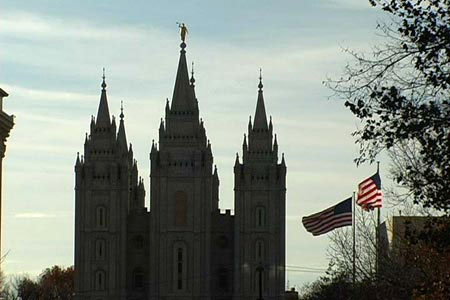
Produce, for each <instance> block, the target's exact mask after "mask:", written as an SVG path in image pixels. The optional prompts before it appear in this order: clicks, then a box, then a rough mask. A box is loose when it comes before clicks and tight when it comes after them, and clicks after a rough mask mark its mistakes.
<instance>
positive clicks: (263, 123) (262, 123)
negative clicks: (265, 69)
mask: <svg viewBox="0 0 450 300" xmlns="http://www.w3.org/2000/svg"><path fill="white" fill-rule="evenodd" d="M258 89H259V90H258V100H257V103H256V111H255V120H254V122H253V129H256V130H257V129H263V130H268V127H267V116H266V108H265V106H264V95H263V84H262V69H259V84H258Z"/></svg>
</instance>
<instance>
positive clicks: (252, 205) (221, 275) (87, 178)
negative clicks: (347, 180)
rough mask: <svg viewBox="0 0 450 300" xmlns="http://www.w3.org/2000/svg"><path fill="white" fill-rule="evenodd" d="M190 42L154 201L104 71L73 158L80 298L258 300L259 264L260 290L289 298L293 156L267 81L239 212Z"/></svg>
mask: <svg viewBox="0 0 450 300" xmlns="http://www.w3.org/2000/svg"><path fill="white" fill-rule="evenodd" d="M185 48H186V44H185V43H184V42H183V43H182V44H181V51H180V58H179V64H178V70H177V75H176V80H175V87H174V91H173V97H172V101H171V103H169V101H167V103H166V108H165V117H164V119H161V123H160V127H159V143H153V145H152V147H151V151H150V166H151V173H150V179H151V180H150V185H151V186H150V210H148V209H147V208H146V207H145V203H144V202H145V200H144V198H145V189H144V183H143V180H142V179H141V178H140V177H139V176H138V167H137V162H136V160H135V159H134V157H133V150H132V146H131V144H129V145H128V142H127V138H126V133H125V120H124V113H123V111H122V112H121V114H120V119H119V121H118V122H119V124H117V123H116V119H114V117H113V118H111V116H110V113H109V107H108V101H107V96H106V82H105V79H103V83H102V91H101V97H100V104H99V108H98V113H97V117H96V118H94V117H92V120H91V126H90V134H89V135H88V134H86V139H85V143H84V155H81V156H78V157H77V159H76V164H75V271H76V275H75V276H76V277H75V292H76V294H75V299H78V300H81V299H91V300H106V299H108V300H114V299H152V300H157V299H158V300H159V299H164V300H172V299H180V300H181V299H183V300H188V299H189V300H194V299H195V300H209V299H217V300H219V299H220V300H222V299H236V300H250V299H251V300H254V299H256V298H257V296H258V284H259V280H258V278H259V276H258V275H259V273H258V271H257V270H258V269H259V268H258V267H262V268H263V276H262V277H263V280H262V288H263V298H264V299H265V300H275V299H284V296H285V292H284V284H285V243H286V238H285V222H286V219H285V216H286V164H285V161H284V157H283V158H282V159H281V161H280V159H279V156H278V144H277V139H276V135H275V136H274V134H273V126H272V120H270V121H269V122H268V120H267V116H266V110H265V105H264V97H263V84H262V79H261V78H260V82H259V85H258V96H257V104H256V112H255V117H254V121H253V122H252V121H251V120H250V121H249V123H248V135H247V136H245V137H244V142H243V146H242V151H243V153H242V159H240V158H239V157H238V156H236V160H235V164H234V178H235V187H234V195H235V199H234V201H235V213H234V215H233V214H231V212H230V211H229V210H227V211H226V212H225V213H221V212H220V210H219V175H218V171H217V168H216V167H214V166H213V154H212V149H211V144H210V142H209V140H208V139H207V136H206V129H205V126H204V123H203V121H202V120H201V119H200V118H199V106H198V101H197V98H196V95H195V79H194V74H193V72H192V76H191V77H190V78H189V74H188V68H187V63H186V51H185ZM218 105H221V104H220V103H218ZM222 105H226V104H222ZM117 126H118V129H117ZM142 126H148V124H142ZM224 130H228V129H227V128H224ZM236 138H237V137H236Z"/></svg>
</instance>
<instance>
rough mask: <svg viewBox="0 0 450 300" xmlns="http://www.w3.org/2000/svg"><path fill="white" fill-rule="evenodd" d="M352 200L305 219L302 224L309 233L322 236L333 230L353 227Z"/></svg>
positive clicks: (346, 200)
mask: <svg viewBox="0 0 450 300" xmlns="http://www.w3.org/2000/svg"><path fill="white" fill-rule="evenodd" d="M352 215H353V214H352V198H351V197H350V198H348V199H345V200H344V201H342V202H339V203H338V204H336V205H335V206H332V207H330V208H327V209H325V210H323V211H321V212H318V213H315V214H313V215H310V216H307V217H303V218H302V223H303V226H305V228H306V230H307V231H308V232H311V233H312V234H313V235H321V234H324V233H327V232H329V231H331V230H333V229H336V228H339V227H344V226H352Z"/></svg>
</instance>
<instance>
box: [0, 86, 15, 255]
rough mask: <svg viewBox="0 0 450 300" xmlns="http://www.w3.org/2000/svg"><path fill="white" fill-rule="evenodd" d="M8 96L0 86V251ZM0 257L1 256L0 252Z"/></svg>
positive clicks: (9, 118)
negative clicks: (5, 104) (5, 109)
mask: <svg viewBox="0 0 450 300" xmlns="http://www.w3.org/2000/svg"><path fill="white" fill-rule="evenodd" d="M6 97H8V93H6V92H5V91H4V90H3V89H1V88H0V251H1V249H2V248H1V246H2V244H1V243H2V177H3V157H5V153H6V139H7V138H8V137H9V132H10V131H11V129H12V128H13V126H14V116H13V115H8V114H7V113H6V112H4V111H3V98H6ZM0 257H3V256H2V255H1V253H0Z"/></svg>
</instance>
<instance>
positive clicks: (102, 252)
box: [95, 240, 106, 260]
mask: <svg viewBox="0 0 450 300" xmlns="http://www.w3.org/2000/svg"><path fill="white" fill-rule="evenodd" d="M105 257H106V242H105V240H96V241H95V259H96V260H102V259H105Z"/></svg>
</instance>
